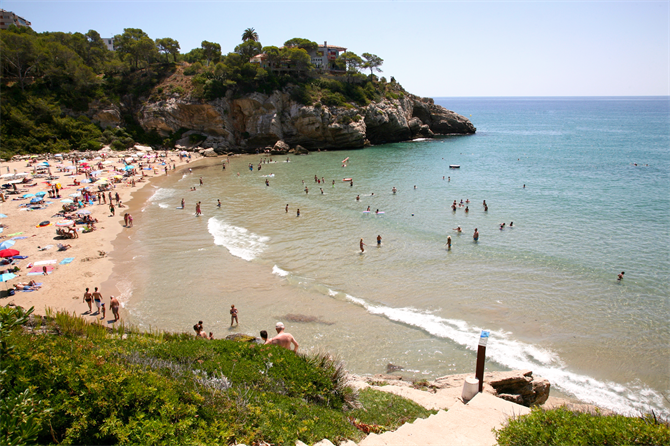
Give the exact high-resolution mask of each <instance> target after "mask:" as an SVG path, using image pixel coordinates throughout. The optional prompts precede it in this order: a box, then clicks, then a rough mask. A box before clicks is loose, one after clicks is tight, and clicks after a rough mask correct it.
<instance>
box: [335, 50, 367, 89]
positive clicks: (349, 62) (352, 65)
mask: <svg viewBox="0 0 670 446" xmlns="http://www.w3.org/2000/svg"><path fill="white" fill-rule="evenodd" d="M339 59H340V60H341V61H342V62H344V66H345V67H346V70H347V82H350V81H351V75H352V74H354V73H358V69H359V68H360V67H361V66H362V65H363V59H361V58H360V57H358V55H357V54H356V53H352V52H349V51H348V52H345V53H342V54H341V55H340V57H339Z"/></svg>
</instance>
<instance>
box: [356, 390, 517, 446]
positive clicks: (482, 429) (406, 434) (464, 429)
mask: <svg viewBox="0 0 670 446" xmlns="http://www.w3.org/2000/svg"><path fill="white" fill-rule="evenodd" d="M529 412H530V409H529V408H527V407H525V406H521V405H519V404H516V403H512V402H510V401H505V400H503V399H501V398H498V397H495V396H493V395H490V394H487V393H479V394H477V395H476V396H475V397H474V398H472V399H471V400H470V401H469V402H468V403H467V404H463V403H462V402H460V401H459V402H456V403H454V404H453V405H452V406H451V407H450V408H449V410H448V411H446V412H445V411H444V410H440V411H439V412H438V413H437V414H435V415H431V416H430V417H428V418H426V419H418V420H416V421H415V422H414V423H407V424H405V425H403V426H401V427H400V428H399V429H398V430H396V431H393V432H386V433H383V434H379V435H377V434H370V435H368V436H367V437H366V438H365V439H363V440H362V441H361V442H360V443H359V446H396V445H397V446H400V445H402V446H424V445H440V446H460V445H463V446H466V445H467V446H480V445H481V446H492V445H495V444H496V443H497V442H496V439H495V435H494V433H493V429H494V428H495V429H499V428H501V427H502V426H503V424H504V423H505V421H506V420H507V419H508V418H510V417H514V416H519V415H525V414H527V413H529Z"/></svg>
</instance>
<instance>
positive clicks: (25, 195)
mask: <svg viewBox="0 0 670 446" xmlns="http://www.w3.org/2000/svg"><path fill="white" fill-rule="evenodd" d="M34 196H35V194H24V195H23V198H30V197H34Z"/></svg>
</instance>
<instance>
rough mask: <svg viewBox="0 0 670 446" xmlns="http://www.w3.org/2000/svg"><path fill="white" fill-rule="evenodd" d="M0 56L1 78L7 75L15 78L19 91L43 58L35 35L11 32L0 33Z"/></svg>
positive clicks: (23, 87)
mask: <svg viewBox="0 0 670 446" xmlns="http://www.w3.org/2000/svg"><path fill="white" fill-rule="evenodd" d="M0 55H1V57H2V69H3V76H4V75H5V74H7V75H9V76H12V77H16V78H17V80H18V81H19V85H20V86H21V90H24V89H25V85H26V80H27V79H28V77H29V76H32V75H33V74H35V72H36V71H37V69H38V67H39V63H40V62H41V61H42V59H43V58H44V53H43V52H42V51H41V49H40V48H39V39H38V38H37V37H36V36H35V35H33V34H29V33H15V32H12V31H11V30H9V31H2V32H0Z"/></svg>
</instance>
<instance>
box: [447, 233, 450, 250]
mask: <svg viewBox="0 0 670 446" xmlns="http://www.w3.org/2000/svg"><path fill="white" fill-rule="evenodd" d="M449 249H451V236H450V235H448V236H447V250H449Z"/></svg>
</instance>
